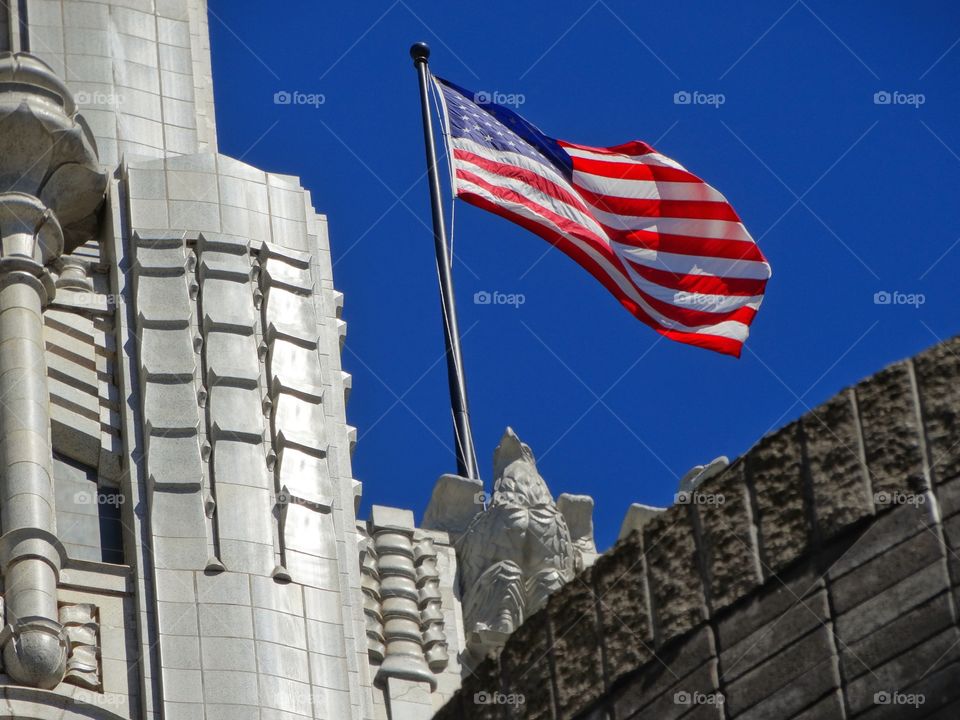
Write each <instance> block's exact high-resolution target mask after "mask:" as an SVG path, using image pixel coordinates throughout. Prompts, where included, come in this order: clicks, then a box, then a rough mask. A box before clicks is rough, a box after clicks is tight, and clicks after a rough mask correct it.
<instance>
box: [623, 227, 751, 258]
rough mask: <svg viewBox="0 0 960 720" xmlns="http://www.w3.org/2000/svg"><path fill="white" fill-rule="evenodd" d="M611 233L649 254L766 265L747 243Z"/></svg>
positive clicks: (664, 235) (640, 231) (642, 233)
mask: <svg viewBox="0 0 960 720" xmlns="http://www.w3.org/2000/svg"><path fill="white" fill-rule="evenodd" d="M607 231H608V232H609V233H612V234H614V235H615V239H616V241H617V242H619V243H622V244H624V245H631V246H633V247H638V248H645V249H647V250H658V251H660V252H668V253H674V254H676V255H696V256H698V257H715V258H727V259H729V260H751V261H753V262H766V261H767V259H766V258H765V257H764V256H763V253H762V252H760V248H759V247H757V245H756V243H752V242H747V241H746V240H720V239H717V238H702V237H695V236H692V235H668V234H665V233H656V232H650V231H649V230H628V231H623V230H619V231H614V230H613V229H611V228H608V229H607Z"/></svg>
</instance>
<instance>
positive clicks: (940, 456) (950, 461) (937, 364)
mask: <svg viewBox="0 0 960 720" xmlns="http://www.w3.org/2000/svg"><path fill="white" fill-rule="evenodd" d="M913 366H914V368H915V372H916V376H917V388H918V391H919V394H920V402H921V407H922V408H923V424H924V428H925V430H926V436H927V452H928V453H929V456H930V473H931V475H932V476H933V477H934V479H935V481H936V482H943V481H944V480H948V479H950V478H953V477H956V476H957V475H960V338H953V339H951V340H947V341H946V342H944V343H941V344H940V345H936V346H934V347H932V348H930V349H929V350H927V351H926V352H923V353H920V354H919V355H917V356H916V357H915V358H914V360H913Z"/></svg>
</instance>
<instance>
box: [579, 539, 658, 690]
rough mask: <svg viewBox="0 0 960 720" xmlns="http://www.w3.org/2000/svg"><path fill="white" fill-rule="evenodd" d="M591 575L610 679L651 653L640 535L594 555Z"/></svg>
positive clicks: (647, 599) (650, 627)
mask: <svg viewBox="0 0 960 720" xmlns="http://www.w3.org/2000/svg"><path fill="white" fill-rule="evenodd" d="M591 574H592V578H593V583H594V587H595V588H596V594H597V598H598V603H597V609H598V612H599V622H600V629H601V632H600V634H601V636H602V638H603V653H604V658H605V663H606V667H607V673H608V674H609V682H610V683H612V682H613V681H614V680H616V678H618V677H620V676H621V675H624V674H626V673H628V672H630V671H632V670H634V669H635V668H637V667H640V666H641V665H643V664H644V663H646V662H647V661H648V660H649V659H650V658H651V657H652V656H653V650H652V648H653V628H652V626H651V623H650V604H649V596H648V592H647V580H646V577H645V574H644V559H643V547H642V543H641V539H640V535H639V534H633V535H631V536H629V537H627V538H625V539H623V540H621V541H620V542H618V543H617V545H616V546H615V548H614V550H613V551H612V552H607V553H604V554H603V555H601V556H600V557H599V558H597V562H596V563H595V564H594V565H593V568H592V573H591Z"/></svg>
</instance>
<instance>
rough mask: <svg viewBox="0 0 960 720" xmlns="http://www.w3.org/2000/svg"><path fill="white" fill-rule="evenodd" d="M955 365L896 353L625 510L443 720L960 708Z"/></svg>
mask: <svg viewBox="0 0 960 720" xmlns="http://www.w3.org/2000/svg"><path fill="white" fill-rule="evenodd" d="M958 358H960V338H956V339H954V340H951V341H949V342H946V343H943V344H942V345H938V346H936V347H934V348H931V349H930V350H928V351H926V352H924V353H922V354H920V355H918V356H916V357H915V358H913V359H911V360H907V361H904V362H900V363H897V364H895V365H892V366H890V367H888V368H886V369H885V370H882V371H881V372H879V373H878V374H876V375H875V376H873V377H871V378H869V379H867V380H865V381H863V382H861V383H860V384H859V385H857V386H856V387H853V388H850V389H849V390H846V391H844V392H842V393H840V394H839V395H837V396H836V397H834V398H833V399H831V400H829V401H828V402H826V403H824V404H823V405H821V406H820V407H817V408H815V409H814V410H812V411H811V412H809V413H808V414H806V415H805V416H803V417H802V418H800V419H799V420H797V421H796V422H793V423H791V424H790V425H787V426H786V427H785V428H783V429H781V430H779V431H777V432H775V433H773V434H771V435H769V436H767V437H765V438H763V439H762V440H761V441H760V442H758V443H757V444H756V445H755V446H754V447H753V448H752V449H751V450H750V451H749V452H747V453H746V454H745V455H744V456H743V457H741V458H740V459H738V460H737V461H736V462H734V463H733V464H730V465H729V466H726V467H722V468H720V469H719V470H718V472H715V473H713V477H710V478H708V479H706V480H703V481H701V482H699V483H696V484H695V486H694V487H692V488H691V489H690V491H689V493H688V494H686V495H685V496H684V495H680V496H679V497H680V498H682V500H683V502H679V503H678V504H676V505H674V506H673V507H671V508H669V509H667V510H656V509H652V508H641V507H635V508H633V509H632V510H631V513H630V514H628V517H627V520H626V521H625V523H624V534H623V537H622V538H621V540H620V541H619V542H618V544H617V545H616V546H615V547H614V548H613V549H612V550H610V551H609V552H607V553H605V554H604V555H602V556H600V558H599V559H598V560H597V562H596V563H595V564H594V565H593V566H592V567H591V568H589V569H588V570H587V571H585V572H583V573H582V574H580V575H579V576H578V577H577V578H576V579H575V580H574V581H573V582H571V583H570V584H569V585H567V586H566V587H565V588H563V589H562V590H560V591H559V592H557V593H556V594H554V595H553V596H552V597H551V598H550V600H549V601H548V603H547V606H546V607H545V608H544V609H543V610H541V611H540V612H539V613H537V614H535V615H534V616H533V617H530V618H529V619H527V621H526V623H524V625H522V626H521V627H520V628H519V629H518V630H517V631H516V632H515V633H514V634H513V635H512V636H511V637H510V639H509V640H508V641H507V643H506V646H505V647H504V649H503V652H502V654H501V655H500V656H499V658H491V659H489V660H487V661H485V663H484V664H483V665H481V666H480V667H479V668H477V670H476V673H475V674H474V675H472V676H469V677H466V678H465V681H464V687H463V688H462V690H461V691H460V693H458V695H457V697H456V698H455V699H454V700H453V701H452V702H450V703H449V704H448V705H447V706H445V707H444V709H443V710H442V711H441V712H440V713H438V714H437V716H436V717H437V718H438V720H446V718H450V719H451V720H452V719H453V718H458V719H459V718H477V719H480V718H483V719H485V720H486V719H491V720H492V719H494V718H496V719H497V720H505V719H506V718H525V719H532V718H580V719H583V720H588V719H589V720H614V719H615V720H629V719H632V718H637V719H638V720H640V719H646V718H650V719H651V720H653V719H656V720H662V719H668V718H689V719H690V720H693V719H694V718H717V719H718V720H721V719H725V720H734V719H737V720H739V719H741V718H742V719H744V720H768V719H771V718H777V720H781V719H782V720H789V719H792V718H793V719H801V718H802V719H803V720H813V719H817V720H821V719H823V720H832V719H833V718H837V719H838V720H840V719H843V718H861V717H862V718H870V719H871V720H872V719H873V718H878V719H879V718H896V719H899V718H910V717H924V718H927V717H929V718H944V719H945V718H954V717H960V682H958V680H960V627H958V621H957V618H958V614H957V607H958V602H960V591H958V588H960V561H957V557H958V551H960V472H958V465H957V459H958V456H960V424H958V422H957V418H958V417H960V391H958V387H960V386H958V378H960V360H958ZM711 465H714V464H711ZM721 465H722V463H721Z"/></svg>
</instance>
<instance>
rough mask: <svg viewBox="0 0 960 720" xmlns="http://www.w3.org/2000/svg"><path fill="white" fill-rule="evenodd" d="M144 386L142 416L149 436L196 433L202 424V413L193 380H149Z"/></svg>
mask: <svg viewBox="0 0 960 720" xmlns="http://www.w3.org/2000/svg"><path fill="white" fill-rule="evenodd" d="M145 386H146V387H145V389H144V393H143V416H144V425H146V427H147V432H148V433H149V434H150V435H169V434H171V433H176V434H178V435H182V434H185V433H184V432H183V431H192V432H197V430H198V429H199V427H200V413H199V410H198V405H197V393H196V390H195V389H194V386H193V383H192V382H190V383H158V382H146V383H145ZM178 431H180V432H178Z"/></svg>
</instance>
